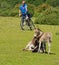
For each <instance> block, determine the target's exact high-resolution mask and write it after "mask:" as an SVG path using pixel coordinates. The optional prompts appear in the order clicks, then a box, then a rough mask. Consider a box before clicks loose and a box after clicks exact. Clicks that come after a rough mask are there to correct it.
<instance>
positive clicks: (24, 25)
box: [20, 14, 35, 30]
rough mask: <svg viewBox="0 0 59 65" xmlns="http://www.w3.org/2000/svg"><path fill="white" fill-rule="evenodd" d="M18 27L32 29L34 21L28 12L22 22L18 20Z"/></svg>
mask: <svg viewBox="0 0 59 65" xmlns="http://www.w3.org/2000/svg"><path fill="white" fill-rule="evenodd" d="M20 27H21V29H22V30H25V29H27V30H28V29H29V28H30V30H33V29H34V28H35V25H34V22H33V21H32V19H31V15H30V14H28V18H27V19H26V18H25V19H24V23H23V22H22V21H21V22H20Z"/></svg>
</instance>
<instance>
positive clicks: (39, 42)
mask: <svg viewBox="0 0 59 65" xmlns="http://www.w3.org/2000/svg"><path fill="white" fill-rule="evenodd" d="M40 47H41V42H40V41H39V48H38V52H41V50H40Z"/></svg>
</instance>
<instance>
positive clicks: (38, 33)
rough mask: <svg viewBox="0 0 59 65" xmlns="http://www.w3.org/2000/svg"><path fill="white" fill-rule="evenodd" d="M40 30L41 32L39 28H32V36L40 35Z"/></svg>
mask: <svg viewBox="0 0 59 65" xmlns="http://www.w3.org/2000/svg"><path fill="white" fill-rule="evenodd" d="M40 32H42V31H41V30H40V29H39V28H35V29H34V37H36V36H38V35H40Z"/></svg>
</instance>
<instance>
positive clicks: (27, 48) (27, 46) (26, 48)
mask: <svg viewBox="0 0 59 65" xmlns="http://www.w3.org/2000/svg"><path fill="white" fill-rule="evenodd" d="M30 45H31V41H30V42H29V43H28V44H27V45H26V47H25V48H24V50H30V49H29V46H30Z"/></svg>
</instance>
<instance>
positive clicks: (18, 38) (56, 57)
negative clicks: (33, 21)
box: [0, 17, 59, 65]
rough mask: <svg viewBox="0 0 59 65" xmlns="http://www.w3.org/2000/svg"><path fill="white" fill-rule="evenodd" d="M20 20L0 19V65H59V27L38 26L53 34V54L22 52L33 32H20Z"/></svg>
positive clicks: (12, 18)
mask: <svg viewBox="0 0 59 65" xmlns="http://www.w3.org/2000/svg"><path fill="white" fill-rule="evenodd" d="M19 24H20V18H17V17H0V65H59V26H57V25H36V26H38V27H39V28H40V29H41V30H43V31H44V32H47V31H48V32H52V43H51V54H49V55H48V54H44V53H43V54H42V53H32V52H30V51H22V49H23V48H24V47H25V46H26V44H27V43H28V42H29V41H30V40H31V39H32V38H33V34H34V32H33V31H30V30H25V31H22V30H20V26H19Z"/></svg>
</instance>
